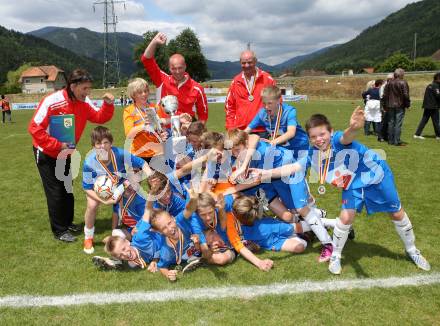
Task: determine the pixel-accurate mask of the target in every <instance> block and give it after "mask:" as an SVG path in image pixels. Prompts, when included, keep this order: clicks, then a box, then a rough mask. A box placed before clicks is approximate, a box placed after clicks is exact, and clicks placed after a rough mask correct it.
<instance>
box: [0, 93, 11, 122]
mask: <svg viewBox="0 0 440 326" xmlns="http://www.w3.org/2000/svg"><path fill="white" fill-rule="evenodd" d="M0 106H1V108H2V116H3V123H5V116H8V121H9V122H12V120H11V106H10V105H9V100H8V99H7V98H6V97H5V96H4V95H2V99H1V101H0Z"/></svg>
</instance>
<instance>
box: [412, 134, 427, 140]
mask: <svg viewBox="0 0 440 326" xmlns="http://www.w3.org/2000/svg"><path fill="white" fill-rule="evenodd" d="M413 138H414V139H425V137H423V136H417V135H414V136H413Z"/></svg>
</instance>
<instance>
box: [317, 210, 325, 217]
mask: <svg viewBox="0 0 440 326" xmlns="http://www.w3.org/2000/svg"><path fill="white" fill-rule="evenodd" d="M318 211H319V213H320V215H321V216H320V217H321V218H326V217H327V211H326V210H325V209H322V208H318Z"/></svg>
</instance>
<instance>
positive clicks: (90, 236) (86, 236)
mask: <svg viewBox="0 0 440 326" xmlns="http://www.w3.org/2000/svg"><path fill="white" fill-rule="evenodd" d="M94 235H95V227H92V228H91V229H89V228H88V227H87V226H85V225H84V239H93V236H94Z"/></svg>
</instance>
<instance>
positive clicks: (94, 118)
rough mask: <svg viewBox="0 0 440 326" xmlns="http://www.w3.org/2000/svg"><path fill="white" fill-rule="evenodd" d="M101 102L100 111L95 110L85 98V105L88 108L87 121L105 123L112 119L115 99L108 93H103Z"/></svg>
mask: <svg viewBox="0 0 440 326" xmlns="http://www.w3.org/2000/svg"><path fill="white" fill-rule="evenodd" d="M102 99H103V102H102V106H101V108H100V109H97V108H96V107H95V106H94V105H93V103H92V101H91V100H90V99H89V98H86V103H87V104H88V105H89V106H90V107H89V114H88V118H87V120H89V121H90V122H93V123H106V122H107V121H109V120H110V119H111V118H112V117H113V113H114V111H115V106H114V104H113V101H114V100H115V97H114V96H113V95H112V94H110V93H105V94H104V95H103V96H102Z"/></svg>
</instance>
